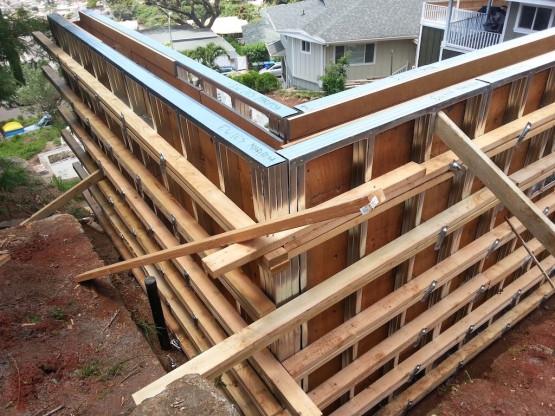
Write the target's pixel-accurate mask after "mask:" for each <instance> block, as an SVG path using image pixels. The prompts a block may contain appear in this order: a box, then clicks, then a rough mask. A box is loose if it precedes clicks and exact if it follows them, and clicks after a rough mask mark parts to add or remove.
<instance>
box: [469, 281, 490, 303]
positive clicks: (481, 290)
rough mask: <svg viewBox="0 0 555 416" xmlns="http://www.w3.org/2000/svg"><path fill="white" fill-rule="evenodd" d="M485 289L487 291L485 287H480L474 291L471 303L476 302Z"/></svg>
mask: <svg viewBox="0 0 555 416" xmlns="http://www.w3.org/2000/svg"><path fill="white" fill-rule="evenodd" d="M486 289H487V286H486V285H482V286H480V287H479V288H478V290H477V291H476V294H475V295H474V299H472V302H476V299H478V296H480V295H481V294H482V293H484V292H485V290H486Z"/></svg>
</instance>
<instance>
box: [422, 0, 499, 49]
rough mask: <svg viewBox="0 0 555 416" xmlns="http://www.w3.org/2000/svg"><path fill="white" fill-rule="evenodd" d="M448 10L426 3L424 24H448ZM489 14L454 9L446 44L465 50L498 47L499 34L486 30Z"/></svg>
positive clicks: (423, 15)
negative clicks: (485, 24) (485, 25)
mask: <svg viewBox="0 0 555 416" xmlns="http://www.w3.org/2000/svg"><path fill="white" fill-rule="evenodd" d="M447 13H448V8H447V7H446V6H438V5H436V4H430V3H424V7H423V10H422V22H423V23H426V22H431V23H435V24H441V25H442V26H443V27H445V26H446V24H447ZM486 20H487V14H485V13H479V12H475V11H472V10H462V9H457V8H453V11H452V15H451V29H450V31H449V38H448V39H446V43H447V44H448V45H451V46H455V47H458V48H462V49H465V50H469V51H470V50H475V49H482V48H485V47H487V46H491V45H496V44H498V43H499V42H500V40H501V35H500V34H499V33H493V32H487V31H485V30H484V23H485V22H486Z"/></svg>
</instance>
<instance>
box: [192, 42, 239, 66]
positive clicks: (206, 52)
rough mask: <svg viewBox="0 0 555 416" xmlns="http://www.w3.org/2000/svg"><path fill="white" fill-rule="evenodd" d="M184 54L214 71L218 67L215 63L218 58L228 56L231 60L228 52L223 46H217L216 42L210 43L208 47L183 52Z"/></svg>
mask: <svg viewBox="0 0 555 416" xmlns="http://www.w3.org/2000/svg"><path fill="white" fill-rule="evenodd" d="M182 53H183V55H185V56H188V57H189V58H192V59H194V60H195V61H199V62H200V63H201V64H203V65H205V66H207V67H209V68H212V69H216V68H217V67H218V65H216V63H215V61H216V58H218V57H220V56H227V57H228V58H229V54H228V53H227V52H226V50H225V49H224V48H222V47H221V46H219V45H216V44H215V43H214V42H210V43H209V44H208V45H206V46H199V47H197V48H196V49H194V50H189V51H183V52H182Z"/></svg>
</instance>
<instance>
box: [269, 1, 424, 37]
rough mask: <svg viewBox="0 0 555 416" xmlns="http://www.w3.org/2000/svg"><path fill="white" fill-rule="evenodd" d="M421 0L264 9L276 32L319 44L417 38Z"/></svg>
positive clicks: (301, 4)
mask: <svg viewBox="0 0 555 416" xmlns="http://www.w3.org/2000/svg"><path fill="white" fill-rule="evenodd" d="M422 3H423V0H305V1H300V2H298V3H290V4H283V5H279V6H273V7H269V8H267V9H265V11H266V13H267V14H268V16H269V18H270V21H271V23H272V25H273V26H274V28H275V30H276V31H278V32H283V31H302V32H306V34H308V35H309V36H310V37H312V38H316V39H321V40H322V42H323V43H339V42H347V41H355V40H373V39H382V38H406V37H414V38H416V37H418V31H419V27H420V17H421V15H422Z"/></svg>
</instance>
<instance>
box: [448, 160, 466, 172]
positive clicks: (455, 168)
mask: <svg viewBox="0 0 555 416" xmlns="http://www.w3.org/2000/svg"><path fill="white" fill-rule="evenodd" d="M448 169H449V171H450V172H453V173H454V174H455V176H458V175H462V174H463V173H465V172H466V167H464V166H463V165H461V164H460V163H458V162H457V161H456V160H453V161H452V162H451V163H450V164H449V168H448Z"/></svg>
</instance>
